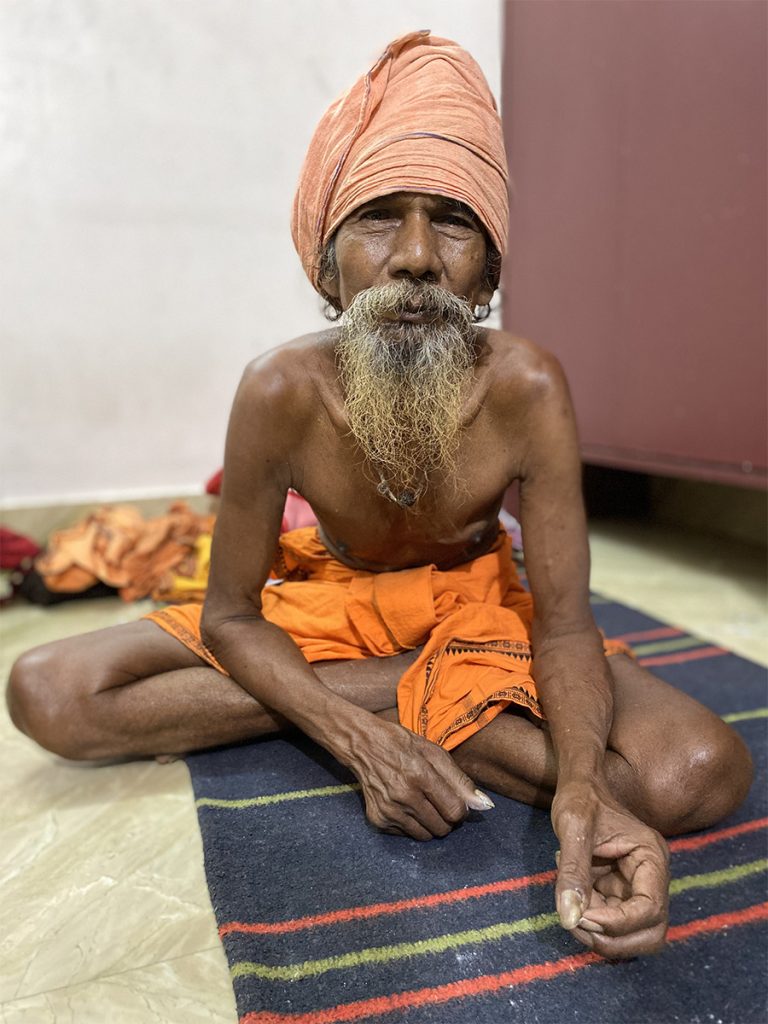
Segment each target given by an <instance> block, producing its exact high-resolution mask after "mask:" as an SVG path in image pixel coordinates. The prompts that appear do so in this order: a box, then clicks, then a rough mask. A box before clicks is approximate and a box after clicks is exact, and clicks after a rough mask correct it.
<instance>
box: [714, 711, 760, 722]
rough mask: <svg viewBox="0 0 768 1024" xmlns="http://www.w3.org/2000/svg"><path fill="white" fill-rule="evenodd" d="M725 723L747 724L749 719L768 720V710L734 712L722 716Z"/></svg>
mask: <svg viewBox="0 0 768 1024" xmlns="http://www.w3.org/2000/svg"><path fill="white" fill-rule="evenodd" d="M722 718H723V721H724V722H746V721H747V719H748V718H768V708H753V710H752V711H734V712H733V713H732V714H730V715H723V716H722Z"/></svg>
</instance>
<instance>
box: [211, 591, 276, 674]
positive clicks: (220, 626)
mask: <svg viewBox="0 0 768 1024" xmlns="http://www.w3.org/2000/svg"><path fill="white" fill-rule="evenodd" d="M263 621H264V617H263V615H262V614H261V609H260V608H255V607H253V608H248V609H244V610H242V611H239V612H235V613H232V612H229V613H224V614H223V613H222V612H220V611H217V610H216V609H215V608H211V607H209V605H208V604H207V603H206V604H205V605H204V606H203V614H202V616H201V617H200V639H201V640H202V641H203V644H204V645H205V647H206V648H207V649H208V650H209V651H210V652H211V654H212V655H213V656H214V658H216V660H217V661H218V662H219V663H220V664H224V661H223V660H222V656H223V657H226V654H225V651H226V648H227V646H228V643H229V641H230V638H231V634H232V633H233V631H236V629H237V627H240V626H243V625H250V626H251V627H252V626H253V624H254V623H256V622H263ZM233 627H234V630H233Z"/></svg>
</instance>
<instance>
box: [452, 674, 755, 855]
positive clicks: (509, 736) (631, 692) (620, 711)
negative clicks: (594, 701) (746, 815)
mask: <svg viewBox="0 0 768 1024" xmlns="http://www.w3.org/2000/svg"><path fill="white" fill-rule="evenodd" d="M608 664H609V665H610V667H611V670H612V673H613V678H614V682H615V687H614V716H613V726H612V728H611V732H610V735H609V737H608V751H607V753H606V760H605V768H606V774H607V777H608V782H609V784H610V786H611V788H612V789H613V792H614V794H615V796H616V798H617V799H618V800H619V802H620V803H621V804H622V805H623V806H624V807H626V808H627V809H628V810H629V811H631V812H632V813H633V814H635V815H636V816H637V817H638V818H640V819H641V820H642V821H644V822H646V824H648V825H651V826H653V827H654V828H656V829H658V831H660V832H662V833H664V834H665V835H675V834H677V833H680V832H688V831H694V830H696V829H701V828H706V827H708V826H709V825H712V824H714V823H715V822H716V821H719V820H721V819H722V818H724V817H725V816H726V815H727V814H729V813H730V812H731V811H732V810H734V809H735V808H736V807H738V805H739V804H740V803H741V801H742V800H743V799H744V797H745V796H746V793H747V790H748V789H749V785H750V783H751V781H752V761H751V758H750V755H749V751H748V750H747V748H746V746H745V745H744V743H743V742H742V740H741V738H740V737H739V735H738V734H737V733H736V732H735V731H734V730H733V729H731V728H730V727H729V726H727V725H726V724H725V723H724V722H723V721H722V720H721V719H720V718H718V717H717V715H715V714H713V713H712V712H711V711H709V710H708V709H707V708H705V707H704V706H703V705H702V704H699V702H698V701H695V700H693V699H692V698H691V697H688V696H686V694H684V693H683V692H682V691H680V690H677V689H675V688H674V687H673V686H670V685H668V684H667V683H665V682H663V681H662V680H660V679H657V678H656V677H655V676H653V675H651V673H650V672H648V671H646V670H645V669H643V668H641V667H640V666H639V665H638V664H637V663H636V662H634V661H632V660H631V659H630V658H627V657H625V656H624V655H614V656H613V657H610V658H609V659H608ZM452 753H453V756H454V758H455V759H456V761H457V763H458V764H459V766H460V767H461V768H462V769H463V770H464V771H465V772H466V773H467V775H469V777H470V778H471V779H473V780H474V781H475V782H477V783H478V785H480V786H486V787H487V788H489V789H493V790H496V792H499V793H503V794H504V795H505V796H510V797H513V798H515V799H517V800H522V801H523V802H525V803H529V804H534V805H536V806H540V807H549V805H550V804H551V802H552V797H553V795H554V791H555V785H556V782H557V772H556V764H555V756H554V751H553V749H552V743H551V740H550V737H549V733H548V732H547V730H546V728H541V727H539V726H537V725H534V724H533V723H531V722H530V721H529V720H528V719H527V718H524V717H522V716H521V715H517V714H502V715H498V716H497V717H496V718H495V719H494V720H493V722H491V723H490V724H489V725H487V726H486V727H485V728H484V729H482V730H481V731H480V732H479V733H476V734H475V735H474V736H472V737H471V738H470V739H468V740H466V741H465V742H464V743H462V744H461V746H459V747H457V748H456V749H455V750H454V751H452Z"/></svg>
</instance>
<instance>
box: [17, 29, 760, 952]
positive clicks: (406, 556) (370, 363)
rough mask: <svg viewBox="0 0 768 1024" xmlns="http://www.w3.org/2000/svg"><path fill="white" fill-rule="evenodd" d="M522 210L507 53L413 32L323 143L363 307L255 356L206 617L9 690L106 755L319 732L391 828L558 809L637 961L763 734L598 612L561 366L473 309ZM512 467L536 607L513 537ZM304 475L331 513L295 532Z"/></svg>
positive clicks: (177, 618) (321, 224) (77, 649)
mask: <svg viewBox="0 0 768 1024" xmlns="http://www.w3.org/2000/svg"><path fill="white" fill-rule="evenodd" d="M506 225H507V177H506V163H505V158H504V150H503V145H502V136H501V128H500V123H499V118H498V115H497V112H496V107H495V104H494V101H493V98H492V96H491V94H490V92H489V91H488V87H487V85H486V83H485V80H484V79H483V76H482V73H481V72H480V70H479V68H478V67H477V65H476V64H475V63H474V61H473V60H472V59H471V57H469V55H468V54H467V53H465V52H464V51H463V50H461V49H460V48H459V47H457V46H456V45H455V44H454V43H451V42H448V41H446V40H443V39H437V38H434V37H432V36H430V35H429V33H426V32H418V33H412V34H410V35H408V36H405V37H403V38H401V39H398V40H396V41H395V42H393V43H392V44H390V46H389V47H388V48H387V50H386V51H385V53H384V54H383V55H382V57H381V58H380V59H379V61H378V62H377V63H376V64H375V65H374V67H373V68H372V69H371V71H370V72H369V73H368V74H367V75H365V76H364V77H363V78H362V79H361V80H360V81H358V82H357V83H356V84H355V85H354V86H353V87H352V89H351V90H350V91H349V92H348V93H346V94H345V95H344V96H343V97H342V98H341V99H340V100H339V101H338V102H337V103H336V104H334V106H332V107H331V109H330V110H329V111H328V113H327V114H326V115H325V117H324V118H323V120H322V121H321V123H320V125H319V127H318V129H317V132H316V134H315V137H314V139H313V141H312V144H311V146H310V150H309V153H308V156H307V160H306V163H305V167H304V171H303V174H302V178H301V182H300V186H299V190H298V194H297V197H296V202H295V207H294V216H293V233H294V240H295V242H296V245H297V248H298V251H299V255H300V257H301V259H302V262H303V264H304V267H305V269H306V270H307V273H308V275H309V277H310V280H311V281H312V283H313V284H314V286H315V287H316V288H317V289H318V291H320V292H321V294H322V295H324V296H325V298H326V299H327V300H328V301H329V302H330V304H331V306H332V307H333V308H334V309H335V310H337V311H338V312H339V313H340V321H339V326H338V327H334V328H332V329H330V330H325V331H322V332H320V333H318V334H313V335H309V336H307V337H303V338H299V339H298V340H295V341H292V342H289V343H288V344H287V345H283V346H282V347H280V348H277V349H275V350H274V351H272V352H270V353H268V354H267V355H266V356H264V357H262V358H260V359H257V360H256V361H255V362H253V363H252V364H251V365H250V366H249V367H248V368H247V369H246V371H245V374H244V377H243V380H242V383H241V385H240V388H239V390H238V393H237V396H236V398H235V402H234V407H233V410H232V416H231V421H230V426H229V433H228V438H227V449H226V461H225V472H224V491H223V498H222V504H221V511H220V515H219V518H218V522H217V526H216V534H215V539H214V548H213V558H212V571H211V579H210V585H209V590H208V596H207V599H206V602H205V606H204V609H203V612H202V619H201V615H200V610H199V608H198V607H195V606H182V607H173V608H169V609H165V610H162V611H159V612H155V613H153V614H152V615H150V616H149V617H148V618H146V619H143V620H141V621H139V622H137V623H133V624H129V625H124V626H118V627H115V628H113V629H107V630H102V631H100V632H97V633H92V634H88V635H86V636H83V637H78V638H73V639H70V640H64V641H60V642H59V643H55V644H50V645H47V646H45V647H42V648H39V649H37V650H34V651H31V652H30V653H29V654H27V655H25V656H24V657H23V658H21V659H20V660H19V662H18V663H17V665H16V666H15V668H14V672H13V675H12V679H11V685H10V706H11V710H12V714H13V716H14V720H15V721H16V723H17V725H18V726H19V727H20V728H21V729H23V730H24V731H25V732H26V733H27V734H28V735H30V736H32V737H33V738H34V739H36V740H37V741H38V742H39V743H40V744H42V745H43V746H44V747H47V748H48V749H50V750H52V751H55V752H58V753H59V754H62V755H64V756H66V757H71V758H80V759H89V758H92V759H96V758H103V757H114V756H141V755H152V754H160V753H164V754H167V753H174V752H184V751H189V750H194V749H197V748H202V747H210V746H215V745H219V744H225V743H233V742H238V741H242V740H246V739H248V738H250V737H254V736H260V735H263V734H265V733H270V732H275V731H279V730H283V729H285V728H297V729H299V730H301V731H302V732H304V733H306V734H307V735H308V736H310V737H312V739H314V740H315V741H316V742H317V743H319V744H321V745H322V746H323V747H325V748H326V749H327V750H329V751H330V752H331V753H332V754H333V755H334V756H335V757H336V758H337V759H338V760H339V761H340V762H342V763H343V764H345V765H347V766H348V767H349V768H351V770H352V771H353V772H354V773H355V774H356V776H357V777H358V779H359V780H360V783H361V787H362V791H363V794H364V797H365V808H366V814H367V816H368V818H369V820H370V821H371V822H372V823H373V824H374V825H375V826H377V827H379V828H382V829H386V830H388V831H392V832H397V833H401V834H404V835H406V836H410V837H412V838H415V839H430V838H431V837H435V836H445V835H447V834H448V833H449V832H450V831H451V830H452V829H453V828H454V827H455V826H456V825H457V824H459V823H460V822H461V821H462V820H463V819H464V817H465V816H466V814H467V811H468V808H473V809H480V810H482V809H486V810H487V809H489V808H491V807H492V806H493V805H492V803H491V801H490V800H489V799H488V797H487V796H486V795H485V794H484V793H483V792H481V791H480V790H479V789H477V788H476V785H477V784H480V785H482V786H485V787H489V788H491V789H493V790H496V791H498V792H500V793H503V794H506V795H507V796H510V797H513V798H516V799H519V800H523V801H526V802H527V803H531V804H535V805H538V806H543V807H549V806H551V808H552V822H553V826H554V829H555V832H556V833H557V836H558V839H559V842H560V858H559V873H558V882H557V889H556V900H557V907H558V911H559V914H560V918H561V921H562V924H563V926H564V927H565V928H568V929H570V930H571V931H573V933H574V934H575V935H576V936H578V938H579V939H580V940H581V941H582V942H583V943H584V944H585V945H587V946H589V947H590V948H592V949H594V950H596V951H597V952H598V953H601V954H603V955H605V956H610V957H623V956H632V955H635V954H637V953H644V952H650V951H653V950H656V949H658V948H659V947H660V945H661V944H662V942H663V939H664V934H665V929H666V921H667V887H668V868H667V857H666V850H665V845H664V842H663V840H662V839H661V837H660V835H659V832H663V833H666V834H670V833H675V832H682V831H688V830H692V829H698V828H702V827H705V826H707V825H710V824H712V823H713V822H715V821H717V820H718V819H719V818H721V817H723V816H724V815H726V814H727V813H729V811H731V810H732V809H733V808H734V807H735V806H736V805H737V804H738V803H739V801H740V800H741V799H742V798H743V796H744V794H745V792H746V790H747V787H748V785H749V782H750V778H751V767H750V762H749V755H748V754H747V752H746V750H745V748H744V747H743V745H742V744H741V742H740V740H739V739H738V737H737V736H736V734H735V733H734V732H733V731H731V730H730V729H729V728H728V727H726V726H725V725H724V724H723V723H722V722H721V721H720V720H719V719H718V718H717V717H716V716H714V715H713V714H712V713H710V712H709V711H708V710H706V709H705V708H704V707H702V706H700V705H699V704H697V703H696V702H695V701H693V700H691V699H690V698H689V697H687V696H685V695H684V694H682V693H680V692H678V691H676V690H674V689H673V688H672V687H670V686H668V685H666V684H665V683H663V682H661V681H659V680H658V679H655V678H654V677H653V676H651V675H650V674H649V673H647V672H646V671H644V670H643V669H641V668H640V667H639V666H638V665H637V664H636V663H635V662H634V661H632V660H631V658H630V657H628V656H627V653H626V651H624V650H623V649H622V648H621V647H620V646H619V645H616V644H613V645H611V644H610V643H604V641H603V639H602V638H601V636H600V634H599V632H598V630H597V629H596V627H595V625H594V622H593V619H592V616H591V613H590V606H589V598H588V575H589V554H588V547H587V536H586V527H585V520H584V512H583V507H582V499H581V492H580V461H579V452H578V445H577V439H576V430H575V426H574V417H573V412H572V408H571V403H570V399H569V396H568V390H567V386H566V383H565V380H564V378H563V374H562V372H561V370H560V367H559V366H558V364H557V362H556V361H555V359H553V358H552V356H550V355H549V354H547V353H546V352H544V351H542V350H541V349H540V348H538V347H537V346H536V345H535V344H533V343H531V342H529V341H524V340H521V339H519V338H516V337H513V336H511V335H509V334H507V333H504V332H501V331H494V330H486V329H483V328H480V327H478V326H477V319H478V317H477V314H476V313H475V311H476V310H482V309H483V307H485V306H487V304H488V303H489V302H490V299H491V297H492V295H493V292H494V290H495V288H496V286H497V284H498V276H499V266H500V259H501V256H502V255H503V253H504V249H505V243H506ZM516 480H517V481H519V482H520V493H521V514H522V524H523V531H524V537H525V550H526V563H527V568H528V574H529V578H530V584H531V590H532V597H531V596H529V595H528V594H527V593H526V592H525V591H524V590H523V588H522V587H521V585H520V583H519V582H518V580H517V577H516V575H515V572H514V569H513V565H512V561H511V558H510V548H509V542H508V541H507V539H506V537H505V536H504V535H503V534H502V533H500V531H499V527H498V513H499V509H500V506H501V501H502V497H503V495H504V492H505V490H506V489H507V487H508V486H509V485H510V484H511V483H512V482H513V481H516ZM288 488H294V489H296V490H297V491H299V492H300V493H301V494H302V495H304V496H305V498H306V499H307V500H308V501H309V502H310V503H311V505H312V507H313V508H314V510H315V512H316V514H317V518H318V521H319V524H320V525H319V527H318V528H317V529H314V528H309V529H305V530H299V531H295V532H294V533H289V534H286V535H284V536H283V537H282V538H280V543H279V544H278V533H279V529H280V520H281V513H282V509H283V504H284V501H285V495H286V492H287V490H288ZM276 551H277V559H276V558H275V553H276ZM273 564H274V567H275V575H276V576H277V577H279V578H280V579H281V580H282V582H281V583H279V584H278V585H275V586H268V587H265V586H264V584H265V582H266V580H267V577H268V575H269V573H270V569H271V568H272V567H273ZM396 705H397V706H396ZM449 751H450V753H449ZM657 830H658V831H657ZM509 841H510V842H515V841H517V840H516V838H515V837H514V836H510V838H509Z"/></svg>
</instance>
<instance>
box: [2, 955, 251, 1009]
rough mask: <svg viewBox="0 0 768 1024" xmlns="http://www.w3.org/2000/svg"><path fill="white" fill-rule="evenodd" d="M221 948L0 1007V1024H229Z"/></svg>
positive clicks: (230, 1001)
mask: <svg viewBox="0 0 768 1024" xmlns="http://www.w3.org/2000/svg"><path fill="white" fill-rule="evenodd" d="M236 1020H237V1013H236V1010H235V997H234V994H233V992H232V985H231V982H230V980H229V972H228V971H227V967H226V959H225V957H224V951H223V949H222V948H221V947H220V946H216V947H215V948H213V949H207V950H204V951H202V952H199V953H194V954H192V955H190V956H185V957H180V958H179V959H177V960H171V961H166V962H165V963H158V964H153V965H152V966H150V967H143V968H139V969H137V970H134V971H126V972H125V973H123V974H115V975H109V976H106V977H103V978H100V979H98V980H97V981H90V982H86V983H85V984H82V985H75V986H70V987H68V988H61V989H56V990H54V991H51V992H46V993H44V994H41V995H37V996H31V997H28V998H26V999H19V1000H15V1001H14V1002H12V1003H5V1004H3V1005H0V1024H233V1022H234V1021H236Z"/></svg>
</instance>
